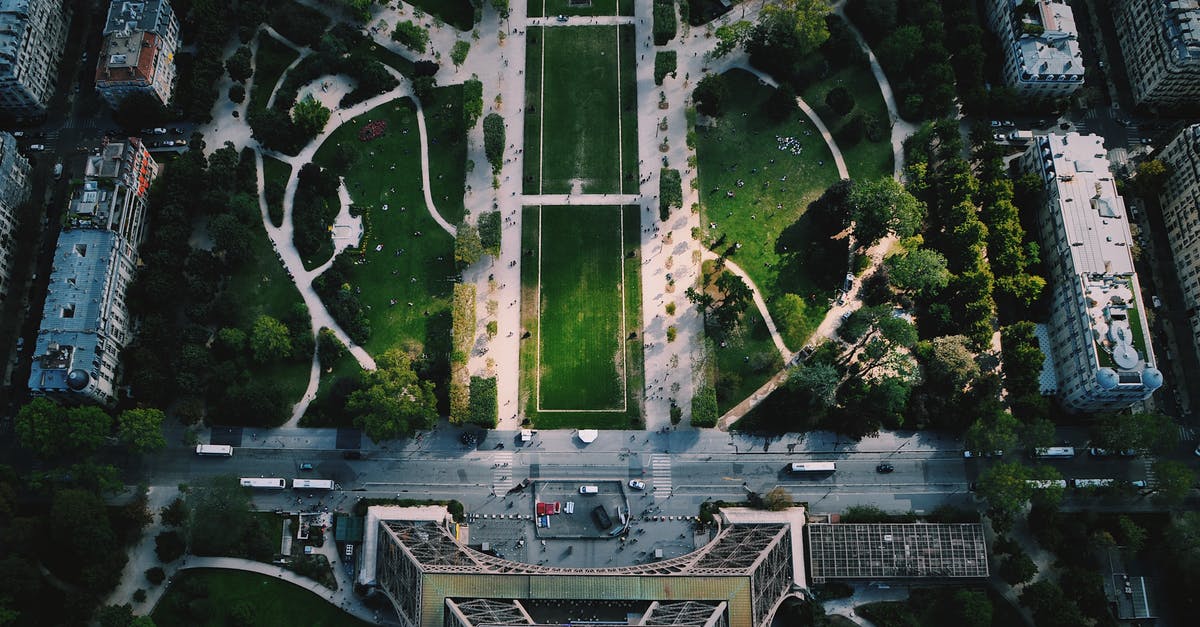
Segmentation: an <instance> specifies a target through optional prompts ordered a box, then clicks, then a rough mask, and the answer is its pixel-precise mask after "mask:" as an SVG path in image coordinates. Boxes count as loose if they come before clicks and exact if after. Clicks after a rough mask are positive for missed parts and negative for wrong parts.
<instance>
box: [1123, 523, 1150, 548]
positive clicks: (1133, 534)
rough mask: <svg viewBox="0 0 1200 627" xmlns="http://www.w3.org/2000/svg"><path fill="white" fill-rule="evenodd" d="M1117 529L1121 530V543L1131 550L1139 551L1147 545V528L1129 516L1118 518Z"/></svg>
mask: <svg viewBox="0 0 1200 627" xmlns="http://www.w3.org/2000/svg"><path fill="white" fill-rule="evenodd" d="M1117 529H1118V530H1119V531H1120V532H1121V544H1123V545H1124V546H1125V548H1127V549H1129V550H1130V551H1133V552H1134V553H1137V552H1138V551H1141V550H1142V547H1143V546H1145V545H1146V535H1147V534H1146V529H1145V528H1143V527H1142V526H1141V525H1139V524H1137V523H1135V522H1133V520H1131V519H1130V518H1129V517H1128V516H1120V517H1119V518H1117Z"/></svg>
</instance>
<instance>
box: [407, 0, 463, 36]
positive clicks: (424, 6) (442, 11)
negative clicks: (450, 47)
mask: <svg viewBox="0 0 1200 627" xmlns="http://www.w3.org/2000/svg"><path fill="white" fill-rule="evenodd" d="M406 1H407V2H408V3H409V4H411V5H413V6H414V7H416V8H418V9H420V10H422V11H424V12H426V13H428V14H430V15H432V16H434V17H437V18H441V20H442V21H443V22H445V23H447V24H449V25H451V26H453V27H454V28H457V29H458V30H471V29H472V28H474V27H475V7H472V6H471V0H406Z"/></svg>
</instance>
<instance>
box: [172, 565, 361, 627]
mask: <svg viewBox="0 0 1200 627" xmlns="http://www.w3.org/2000/svg"><path fill="white" fill-rule="evenodd" d="M197 592H202V593H203V594H196V593H197ZM239 607H245V608H248V611H249V612H250V614H251V616H252V617H253V621H252V622H251V623H250V624H253V625H257V626H259V627H276V626H277V627H292V626H294V625H308V626H312V627H338V626H346V627H351V626H357V625H365V624H366V623H363V622H361V621H359V620H358V619H356V618H354V617H353V616H351V615H349V614H347V613H345V612H343V611H341V610H339V609H338V608H337V607H336V606H334V605H332V604H330V603H328V602H326V601H325V600H323V599H321V597H319V596H317V595H315V594H313V593H311V592H309V591H308V590H305V589H304V588H301V587H299V586H294V585H292V584H290V583H287V582H286V581H281V580H279V579H275V578H274V577H266V576H263V575H259V574H256V573H246V572H237V571H229V570H208V569H204V570H191V571H184V572H182V573H180V574H178V575H176V576H175V578H174V580H173V582H172V583H171V585H170V587H169V588H167V591H166V594H164V595H163V597H162V600H160V601H159V602H158V605H157V607H155V608H154V613H153V614H152V617H153V619H154V623H155V624H156V625H159V626H160V627H170V626H183V625H187V626H189V627H190V626H193V625H208V626H212V627H223V626H225V625H233V624H238V623H236V621H235V618H234V610H235V608H239Z"/></svg>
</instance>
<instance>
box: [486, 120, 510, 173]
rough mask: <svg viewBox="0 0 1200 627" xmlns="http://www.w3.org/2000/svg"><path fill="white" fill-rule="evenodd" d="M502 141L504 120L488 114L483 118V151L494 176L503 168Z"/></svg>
mask: <svg viewBox="0 0 1200 627" xmlns="http://www.w3.org/2000/svg"><path fill="white" fill-rule="evenodd" d="M504 141H505V139H504V118H503V117H501V116H500V114H499V113H489V114H488V115H487V117H485V118H483V150H484V153H485V154H486V155H487V158H488V163H490V164H492V172H493V173H495V174H499V173H500V168H502V167H504Z"/></svg>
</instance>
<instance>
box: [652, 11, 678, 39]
mask: <svg viewBox="0 0 1200 627" xmlns="http://www.w3.org/2000/svg"><path fill="white" fill-rule="evenodd" d="M653 17H654V26H653V33H654V45H656V46H665V45H667V42H668V41H671V40H672V39H674V38H675V31H676V28H677V24H676V19H675V0H654V13H653Z"/></svg>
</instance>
